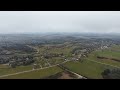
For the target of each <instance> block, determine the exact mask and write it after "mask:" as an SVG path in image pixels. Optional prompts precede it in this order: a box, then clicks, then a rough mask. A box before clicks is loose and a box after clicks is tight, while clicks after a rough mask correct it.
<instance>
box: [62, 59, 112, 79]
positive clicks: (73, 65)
mask: <svg viewBox="0 0 120 90" xmlns="http://www.w3.org/2000/svg"><path fill="white" fill-rule="evenodd" d="M64 66H65V67H67V68H69V69H70V70H71V71H74V72H76V73H78V74H80V75H83V76H85V77H87V78H92V79H102V75H101V73H102V72H103V71H104V70H105V69H108V68H110V69H113V67H110V66H106V65H103V64H99V63H96V62H92V61H89V60H85V61H83V62H82V63H81V62H72V61H71V62H67V63H65V64H64Z"/></svg>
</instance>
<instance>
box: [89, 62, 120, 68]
mask: <svg viewBox="0 0 120 90" xmlns="http://www.w3.org/2000/svg"><path fill="white" fill-rule="evenodd" d="M89 61H92V62H96V63H99V64H103V65H107V66H111V67H115V68H120V67H118V66H115V65H111V64H107V63H102V62H98V61H94V60H89Z"/></svg>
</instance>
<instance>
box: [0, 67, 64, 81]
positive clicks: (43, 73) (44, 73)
mask: <svg viewBox="0 0 120 90" xmlns="http://www.w3.org/2000/svg"><path fill="white" fill-rule="evenodd" d="M58 72H62V69H60V68H59V67H57V66H56V67H50V68H47V69H42V70H36V71H32V72H26V73H22V74H17V75H12V76H7V77H4V78H1V79H40V78H44V77H48V76H51V75H54V74H56V73H58Z"/></svg>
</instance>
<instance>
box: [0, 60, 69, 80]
mask: <svg viewBox="0 0 120 90" xmlns="http://www.w3.org/2000/svg"><path fill="white" fill-rule="evenodd" d="M68 61H70V60H68ZM68 61H64V62H62V63H59V64H63V63H66V62H68ZM59 64H56V65H52V66H49V67H44V68H39V69H32V70H27V71H22V72H18V73H13V74H7V75H2V76H0V78H2V77H7V76H12V75H17V74H21V73H26V72H32V71H37V70H42V69H47V68H50V67H55V66H57V65H59Z"/></svg>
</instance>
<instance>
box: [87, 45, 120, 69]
mask: <svg viewBox="0 0 120 90" xmlns="http://www.w3.org/2000/svg"><path fill="white" fill-rule="evenodd" d="M119 50H120V46H113V47H111V48H108V49H105V50H99V51H94V52H92V53H90V54H89V55H88V57H87V58H86V59H89V60H95V61H99V62H102V63H106V64H111V65H115V66H119V67H120V62H118V61H114V60H111V59H99V58H97V56H101V57H107V58H114V59H118V60H120V52H118V51H119Z"/></svg>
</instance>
